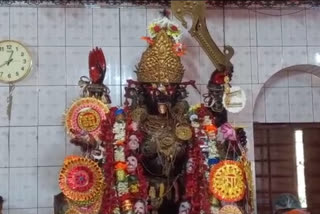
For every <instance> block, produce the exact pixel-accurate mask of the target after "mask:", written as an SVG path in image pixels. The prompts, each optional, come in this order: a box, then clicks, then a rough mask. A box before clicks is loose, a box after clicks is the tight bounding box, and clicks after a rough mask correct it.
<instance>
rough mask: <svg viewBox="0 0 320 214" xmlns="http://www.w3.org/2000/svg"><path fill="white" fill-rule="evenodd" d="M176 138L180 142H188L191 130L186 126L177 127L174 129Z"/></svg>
mask: <svg viewBox="0 0 320 214" xmlns="http://www.w3.org/2000/svg"><path fill="white" fill-rule="evenodd" d="M176 136H177V137H178V138H179V139H180V140H190V139H191V137H192V131H191V128H190V127H189V126H188V125H179V126H177V127H176Z"/></svg>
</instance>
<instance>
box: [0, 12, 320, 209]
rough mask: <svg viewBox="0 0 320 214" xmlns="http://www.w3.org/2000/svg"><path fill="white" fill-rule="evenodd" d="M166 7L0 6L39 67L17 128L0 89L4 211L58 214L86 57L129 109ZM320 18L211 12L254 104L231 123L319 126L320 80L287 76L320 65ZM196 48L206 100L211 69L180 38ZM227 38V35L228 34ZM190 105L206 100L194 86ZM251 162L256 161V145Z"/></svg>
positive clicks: (22, 100) (0, 15)
mask: <svg viewBox="0 0 320 214" xmlns="http://www.w3.org/2000/svg"><path fill="white" fill-rule="evenodd" d="M159 11H160V9H158V8H145V7H112V8H81V7H80V8H79V7H77V8H71V7H69V8H53V7H50V8H46V7H28V8H26V7H0V20H1V23H0V40H3V39H8V38H10V39H15V40H19V41H21V42H22V43H24V44H26V45H27V46H28V47H29V48H30V50H31V52H32V55H33V64H34V68H33V71H32V73H31V75H29V76H28V77H27V78H26V79H24V80H23V81H22V82H19V83H17V84H16V85H15V89H14V90H13V93H12V96H13V99H12V109H11V120H9V118H8V116H7V97H8V96H9V87H8V85H6V84H0V195H2V196H3V197H4V199H5V204H4V207H5V209H6V211H5V213H9V214H18V213H19V214H20V213H24V214H52V206H53V200H52V196H53V195H54V194H56V193H58V192H59V189H58V186H57V176H58V172H59V166H60V165H61V163H62V161H63V157H64V156H65V155H66V154H71V153H78V152H79V151H78V149H77V148H75V147H74V146H72V145H70V144H69V143H67V142H68V137H67V136H66V134H65V130H64V127H63V124H62V121H63V113H64V111H65V109H66V107H68V106H69V105H70V104H71V102H72V100H74V99H76V98H77V97H79V95H80V90H79V87H78V86H77V83H78V80H79V78H80V76H82V75H87V71H88V64H87V61H88V60H87V59H88V53H89V51H90V50H91V49H92V48H93V47H95V46H100V47H102V48H103V50H104V54H105V56H106V58H107V64H108V71H107V75H106V79H105V84H107V85H108V86H109V88H110V90H111V97H112V101H113V104H114V105H121V103H123V101H124V100H123V86H124V85H125V84H126V79H128V78H135V73H134V72H133V71H134V69H135V65H136V64H137V63H138V61H139V58H140V56H141V53H142V52H143V51H144V50H145V47H146V44H145V42H144V41H142V40H141V39H140V37H142V36H145V35H146V33H147V31H146V28H147V23H148V22H149V21H151V20H152V19H153V18H154V17H157V16H158V14H159ZM282 15H283V16H282ZM319 17H320V10H319V9H308V10H306V9H302V10H301V8H300V9H299V10H296V11H295V10H292V9H290V10H287V9H285V8H282V9H273V10H258V11H255V10H246V9H227V10H226V11H225V20H224V17H223V11H222V10H220V9H210V10H209V11H208V15H207V22H208V23H207V24H208V27H209V31H210V33H211V34H212V36H213V38H214V40H215V41H216V42H217V44H218V45H219V46H220V47H221V46H223V44H224V42H225V43H226V44H228V45H232V46H233V47H234V49H235V55H234V57H233V58H232V62H233V64H234V66H235V73H234V77H233V80H232V83H233V85H240V86H241V87H242V88H243V89H244V90H245V91H246V94H247V105H246V107H245V109H244V110H243V111H242V112H241V113H239V114H230V116H229V118H230V121H231V122H235V123H236V124H242V125H245V126H247V131H248V136H249V138H250V139H251V140H252V138H253V133H252V122H253V121H260V122H313V121H317V122H319V121H320V78H319V77H316V76H315V75H313V74H311V73H306V72H302V71H301V70H296V71H295V70H290V71H288V70H284V71H281V72H280V73H277V72H278V71H280V70H281V69H283V68H285V67H289V66H294V65H297V64H312V65H320V46H319V45H320V31H319V29H320V24H319V21H318V20H319ZM183 31H184V32H185V35H184V37H183V41H184V42H185V43H186V44H187V45H188V46H189V48H188V52H187V55H186V56H185V57H183V63H184V65H185V69H186V73H185V80H189V79H194V80H196V82H197V87H198V89H199V90H200V93H201V94H204V93H206V84H207V81H208V78H209V77H210V74H211V72H212V71H213V70H214V67H213V65H212V64H211V62H210V60H209V59H208V57H207V56H206V55H205V53H204V52H203V50H202V49H201V48H200V46H199V45H198V43H197V42H196V41H195V40H194V39H193V38H192V37H191V36H190V35H189V34H188V33H187V30H183ZM224 35H225V36H224ZM189 92H190V97H189V98H188V100H189V101H190V103H198V102H200V101H201V100H202V98H201V94H199V93H198V92H197V91H196V90H194V89H192V88H190V89H189ZM249 157H250V159H251V160H253V158H254V154H253V144H252V141H251V144H249Z"/></svg>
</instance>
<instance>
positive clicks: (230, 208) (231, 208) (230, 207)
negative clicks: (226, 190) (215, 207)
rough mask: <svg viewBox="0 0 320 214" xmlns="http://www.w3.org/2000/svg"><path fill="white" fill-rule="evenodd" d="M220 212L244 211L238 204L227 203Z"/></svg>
mask: <svg viewBox="0 0 320 214" xmlns="http://www.w3.org/2000/svg"><path fill="white" fill-rule="evenodd" d="M219 214H242V212H241V210H240V209H239V208H238V207H237V206H234V205H225V206H224V207H222V208H221V209H220V211H219Z"/></svg>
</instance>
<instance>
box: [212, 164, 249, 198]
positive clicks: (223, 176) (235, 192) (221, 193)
mask: <svg viewBox="0 0 320 214" xmlns="http://www.w3.org/2000/svg"><path fill="white" fill-rule="evenodd" d="M209 182H210V187H209V188H210V191H211V192H212V194H213V195H214V196H215V197H216V198H218V199H219V200H223V201H227V202H236V201H240V200H241V199H242V198H243V197H244V194H245V190H246V185H245V176H244V172H243V169H242V167H241V164H240V163H239V162H237V161H231V160H225V161H221V162H220V163H218V164H216V165H215V166H214V167H212V168H211V171H210V181H209Z"/></svg>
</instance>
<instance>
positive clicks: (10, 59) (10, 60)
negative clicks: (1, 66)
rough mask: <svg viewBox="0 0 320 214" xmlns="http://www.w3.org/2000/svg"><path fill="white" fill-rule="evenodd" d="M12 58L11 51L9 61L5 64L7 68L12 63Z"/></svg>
mask: <svg viewBox="0 0 320 214" xmlns="http://www.w3.org/2000/svg"><path fill="white" fill-rule="evenodd" d="M12 56H13V51H11V54H10V56H9V59H8V61H7V62H8V63H7V65H8V66H9V65H10V63H11V62H12V60H13V59H12Z"/></svg>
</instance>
